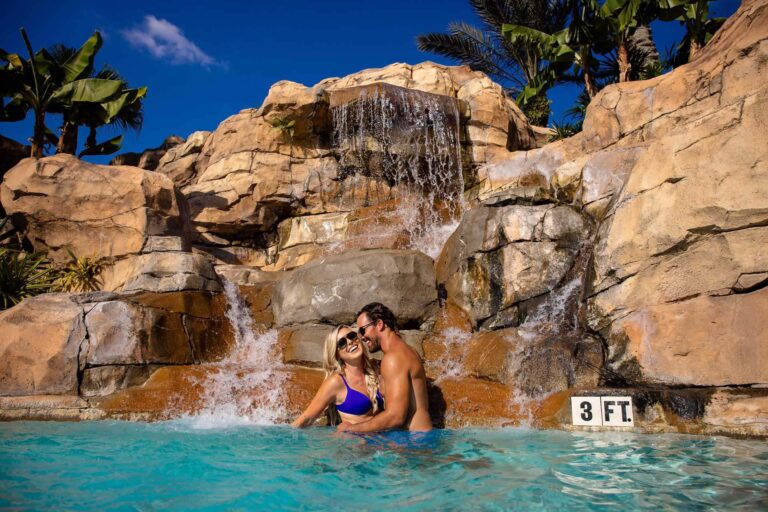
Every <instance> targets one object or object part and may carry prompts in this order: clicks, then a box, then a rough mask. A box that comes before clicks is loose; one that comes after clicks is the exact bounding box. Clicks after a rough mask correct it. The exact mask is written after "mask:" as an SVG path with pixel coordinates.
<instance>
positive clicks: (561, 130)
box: [547, 123, 581, 142]
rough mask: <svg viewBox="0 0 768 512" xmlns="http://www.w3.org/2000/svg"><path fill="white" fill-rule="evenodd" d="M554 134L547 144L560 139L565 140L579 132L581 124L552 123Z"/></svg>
mask: <svg viewBox="0 0 768 512" xmlns="http://www.w3.org/2000/svg"><path fill="white" fill-rule="evenodd" d="M552 130H554V133H553V134H552V135H550V136H549V138H548V139H547V141H548V142H554V141H556V140H560V139H567V138H568V137H572V136H573V135H576V134H577V133H579V132H580V131H581V123H552Z"/></svg>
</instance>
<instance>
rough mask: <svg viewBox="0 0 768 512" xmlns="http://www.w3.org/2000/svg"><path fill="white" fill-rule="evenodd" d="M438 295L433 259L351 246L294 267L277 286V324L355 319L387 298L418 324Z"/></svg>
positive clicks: (400, 315) (403, 317) (405, 321)
mask: <svg viewBox="0 0 768 512" xmlns="http://www.w3.org/2000/svg"><path fill="white" fill-rule="evenodd" d="M436 300H437V290H436V289H435V274H434V270H433V262H432V259H431V258H429V257H428V256H425V255H424V254H422V253H420V252H416V251H397V250H385V249H381V250H369V251H350V252H347V253H345V254H342V255H337V256H330V257H328V258H325V259H324V260H316V261H313V262H311V263H308V264H306V265H304V266H303V267H300V268H298V269H296V270H293V271H291V272H290V273H289V274H288V275H287V276H286V277H285V278H283V279H282V280H280V281H279V282H278V283H277V285H276V286H275V291H274V295H273V301H272V303H273V310H274V312H275V324H276V325H277V326H285V325H288V324H300V323H313V322H314V323H333V324H339V323H351V322H353V321H354V320H355V315H356V313H357V311H358V310H360V308H362V307H363V306H364V305H366V304H368V303H369V302H382V303H384V304H386V305H387V306H388V307H389V308H391V309H392V311H393V312H394V313H395V316H396V317H397V319H398V321H399V322H400V324H401V326H402V327H405V326H408V325H418V324H419V323H420V322H421V321H423V320H425V319H426V318H428V316H429V315H430V314H431V313H432V310H431V307H432V306H433V304H434V303H435V302H436Z"/></svg>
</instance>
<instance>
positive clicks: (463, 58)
mask: <svg viewBox="0 0 768 512" xmlns="http://www.w3.org/2000/svg"><path fill="white" fill-rule="evenodd" d="M469 4H470V5H471V6H472V9H473V10H474V11H475V13H476V14H477V16H478V17H479V18H480V20H481V22H482V27H481V28H477V27H475V26H473V25H470V24H467V23H463V22H455V23H451V24H450V25H449V26H448V32H447V33H429V34H423V35H420V36H418V37H417V38H416V42H417V46H418V48H419V50H421V51H426V52H431V53H435V54H438V55H442V56H445V57H449V58H451V59H454V60H457V61H459V62H460V63H462V64H466V65H468V66H469V67H471V68H472V69H474V70H477V71H482V72H484V73H486V74H487V75H489V76H490V77H491V78H493V79H494V80H496V81H498V82H500V83H501V84H502V85H504V86H505V87H506V90H507V92H508V93H509V94H511V95H513V96H515V97H518V96H519V95H520V94H521V93H522V92H523V90H524V89H525V87H526V86H527V85H528V84H530V83H531V82H533V81H534V80H536V78H537V77H538V75H539V74H540V73H541V71H542V70H543V69H544V68H545V66H546V62H544V59H542V57H541V55H540V54H539V53H538V52H537V51H536V49H535V48H534V47H533V46H532V45H530V44H528V43H527V42H526V41H519V42H510V41H509V40H508V39H507V38H505V37H504V36H503V34H502V30H503V27H504V25H506V24H515V25H521V26H526V27H531V28H533V29H536V30H539V31H541V32H545V33H553V32H557V31H559V30H561V29H562V28H563V27H564V26H565V23H566V21H567V16H568V11H567V9H566V8H565V5H566V0H469ZM546 92H547V90H546V89H542V90H539V91H538V93H537V94H536V95H535V97H531V98H527V99H526V101H525V102H524V103H523V107H524V108H523V110H524V111H526V114H529V115H528V117H529V118H530V120H531V122H532V123H534V124H539V125H546V124H547V121H548V118H549V112H550V109H549V102H548V100H547V98H546Z"/></svg>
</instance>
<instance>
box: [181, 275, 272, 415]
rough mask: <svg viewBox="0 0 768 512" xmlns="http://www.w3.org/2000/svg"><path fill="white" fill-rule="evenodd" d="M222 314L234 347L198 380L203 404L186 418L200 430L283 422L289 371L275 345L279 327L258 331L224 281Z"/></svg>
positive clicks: (234, 289) (231, 286) (232, 288)
mask: <svg viewBox="0 0 768 512" xmlns="http://www.w3.org/2000/svg"><path fill="white" fill-rule="evenodd" d="M224 292H225V294H226V297H227V311H226V316H227V319H228V320H229V322H230V325H231V326H232V329H233V331H234V335H235V347H234V350H233V351H232V352H231V353H230V355H229V356H227V358H226V359H224V360H223V361H221V362H219V363H216V364H213V365H211V371H210V372H209V373H208V374H207V376H206V379H205V382H203V383H202V385H203V388H204V392H203V395H202V397H201V403H202V408H201V409H200V410H199V411H198V412H197V413H195V414H194V415H192V416H189V417H188V418H187V419H188V420H190V421H191V422H192V423H193V424H194V425H195V426H197V427H200V428H206V427H217V426H222V425H236V424H257V425H274V424H277V423H280V422H283V421H284V420H285V396H284V394H283V393H282V390H283V384H284V382H285V380H286V378H287V374H286V373H285V372H284V371H281V370H282V369H283V363H282V354H281V353H280V350H279V347H278V345H277V331H276V330H274V329H270V330H268V331H265V332H262V333H257V332H256V331H255V330H254V328H253V319H252V318H251V313H250V310H249V308H248V305H247V304H246V302H245V300H244V299H243V298H242V296H241V295H240V294H239V293H238V289H237V286H236V285H235V284H233V283H232V282H230V281H227V280H224Z"/></svg>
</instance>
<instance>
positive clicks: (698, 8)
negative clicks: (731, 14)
mask: <svg viewBox="0 0 768 512" xmlns="http://www.w3.org/2000/svg"><path fill="white" fill-rule="evenodd" d="M658 1H659V5H660V7H661V8H662V19H665V20H677V21H679V22H680V23H682V24H683V25H684V26H685V29H686V34H685V36H684V38H683V41H682V42H681V43H680V46H679V48H678V56H679V57H680V58H681V60H682V61H683V63H684V62H690V61H691V59H693V58H694V57H695V56H696V53H698V51H699V50H701V49H702V48H703V47H704V45H706V44H707V43H708V42H709V40H710V39H711V38H712V36H713V35H714V34H715V32H717V30H718V29H719V28H720V27H722V26H723V23H725V18H710V17H709V3H710V2H711V0H658Z"/></svg>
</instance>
